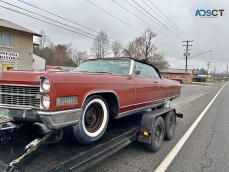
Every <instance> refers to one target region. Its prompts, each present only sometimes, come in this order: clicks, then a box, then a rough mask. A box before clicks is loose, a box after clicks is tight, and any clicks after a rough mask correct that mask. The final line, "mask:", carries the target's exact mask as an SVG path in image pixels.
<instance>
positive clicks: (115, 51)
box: [111, 41, 122, 57]
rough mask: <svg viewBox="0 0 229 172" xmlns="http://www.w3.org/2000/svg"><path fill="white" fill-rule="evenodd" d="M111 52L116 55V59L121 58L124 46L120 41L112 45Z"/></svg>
mask: <svg viewBox="0 0 229 172" xmlns="http://www.w3.org/2000/svg"><path fill="white" fill-rule="evenodd" d="M111 50H112V52H113V54H114V57H119V56H121V52H122V44H121V43H120V42H119V41H115V42H114V43H113V44H112V45H111Z"/></svg>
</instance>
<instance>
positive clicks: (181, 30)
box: [143, 0, 202, 52]
mask: <svg viewBox="0 0 229 172" xmlns="http://www.w3.org/2000/svg"><path fill="white" fill-rule="evenodd" d="M147 1H148V2H149V3H150V4H151V5H152V6H153V7H154V8H155V9H157V10H158V11H159V13H160V14H161V15H162V16H164V17H165V18H166V19H167V21H168V24H169V25H170V26H172V25H173V26H174V27H173V28H174V29H175V28H177V29H176V30H177V31H180V32H179V33H183V36H186V37H187V38H188V39H190V37H189V35H187V34H186V33H185V32H184V31H183V29H181V28H179V27H178V26H177V25H176V24H175V23H174V22H173V21H172V20H171V19H169V18H168V17H167V16H166V15H165V14H164V13H163V12H162V11H161V10H160V9H159V8H158V7H157V6H156V5H155V4H154V3H153V2H152V1H150V0H147ZM143 3H145V2H144V0H143ZM145 4H146V3H145ZM147 7H148V8H150V9H151V10H152V11H154V12H155V13H156V14H157V15H158V16H159V17H160V18H162V19H163V20H164V21H165V22H166V20H165V19H164V18H163V17H161V16H160V15H159V14H158V13H157V12H156V11H155V10H153V9H152V8H151V7H150V6H149V5H147ZM170 23H171V24H170ZM194 44H195V45H196V46H193V48H194V49H196V50H197V51H199V52H201V51H202V50H201V49H199V48H198V47H199V46H198V45H197V43H196V42H194Z"/></svg>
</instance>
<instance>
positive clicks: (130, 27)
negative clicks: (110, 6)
mask: <svg viewBox="0 0 229 172" xmlns="http://www.w3.org/2000/svg"><path fill="white" fill-rule="evenodd" d="M86 1H87V2H89V3H90V4H92V5H93V6H95V7H96V8H98V9H100V10H102V11H103V12H105V13H107V14H108V15H110V16H112V17H113V18H115V19H116V20H118V21H120V22H122V23H123V24H125V25H127V26H128V27H130V28H132V29H134V30H135V31H137V32H139V33H142V32H141V31H139V30H138V29H136V28H134V27H133V26H131V25H129V24H128V23H126V22H124V21H123V20H121V19H119V18H118V17H116V16H114V15H113V14H111V13H109V12H108V11H106V10H104V9H103V8H101V7H99V6H98V5H96V4H94V3H93V2H91V1H89V0H86Z"/></svg>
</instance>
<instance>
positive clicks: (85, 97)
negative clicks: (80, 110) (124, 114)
mask: <svg viewBox="0 0 229 172" xmlns="http://www.w3.org/2000/svg"><path fill="white" fill-rule="evenodd" d="M96 93H114V94H115V96H116V97H117V100H118V108H119V109H120V103H119V98H118V95H117V94H116V92H114V91H112V90H110V91H107V90H105V91H103V90H99V91H92V92H89V93H88V94H87V95H86V96H84V100H83V102H82V106H83V104H84V102H85V101H86V99H87V97H88V96H90V95H92V94H96Z"/></svg>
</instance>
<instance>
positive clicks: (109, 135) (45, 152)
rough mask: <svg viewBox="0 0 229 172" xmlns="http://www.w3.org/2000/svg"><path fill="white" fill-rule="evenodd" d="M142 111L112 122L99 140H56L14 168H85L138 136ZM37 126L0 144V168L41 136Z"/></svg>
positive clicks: (22, 131)
mask: <svg viewBox="0 0 229 172" xmlns="http://www.w3.org/2000/svg"><path fill="white" fill-rule="evenodd" d="M141 117H142V116H141V115H134V116H131V118H130V117H125V118H122V119H119V120H116V121H115V122H114V123H113V124H111V125H109V127H108V129H107V131H106V133H105V134H104V136H103V137H102V138H101V139H100V140H99V141H98V142H96V143H93V144H91V145H88V146H83V145H80V144H77V143H74V142H73V141H72V140H71V139H70V138H69V137H67V136H66V134H65V136H64V138H63V139H62V140H61V141H60V142H58V143H55V144H46V145H42V146H41V147H39V148H38V150H37V151H36V152H33V153H32V154H30V155H28V156H27V157H25V158H24V159H23V160H22V161H21V162H20V163H19V164H16V165H15V172H17V171H18V172H22V171H23V172H24V171H26V172H33V171H40V172H43V171H73V170H74V171H75V170H76V171H82V170H84V169H86V168H88V167H90V166H92V165H93V164H95V163H97V162H99V161H101V160H102V159H104V158H105V157H107V156H109V155H111V154H113V153H115V152H116V151H118V150H120V149H121V148H123V147H125V146H126V145H128V144H130V143H131V142H133V141H135V140H137V132H138V129H139V127H140V123H141ZM34 131H36V128H34V126H25V127H22V128H19V129H17V130H16V131H15V133H14V139H13V142H12V144H7V145H4V144H3V145H0V171H3V170H4V169H5V168H6V167H7V166H8V165H9V163H10V162H11V161H12V160H14V159H16V158H18V157H19V156H21V155H22V154H24V153H25V149H24V148H25V146H26V145H27V144H28V143H29V142H31V141H32V140H34V139H35V138H38V137H40V135H39V134H38V133H39V132H38V131H37V132H34Z"/></svg>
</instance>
